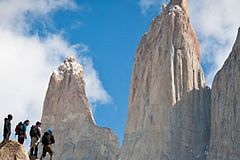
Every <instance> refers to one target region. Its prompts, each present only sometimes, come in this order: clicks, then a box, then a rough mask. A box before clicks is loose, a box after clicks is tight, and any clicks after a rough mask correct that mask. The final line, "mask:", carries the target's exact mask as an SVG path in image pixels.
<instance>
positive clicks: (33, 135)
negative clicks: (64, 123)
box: [30, 122, 41, 158]
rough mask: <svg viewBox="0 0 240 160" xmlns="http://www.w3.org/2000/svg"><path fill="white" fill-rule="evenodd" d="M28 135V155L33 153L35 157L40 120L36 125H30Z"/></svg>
mask: <svg viewBox="0 0 240 160" xmlns="http://www.w3.org/2000/svg"><path fill="white" fill-rule="evenodd" d="M30 137H31V149H30V155H31V156H33V155H34V156H35V157H36V158H37V155H38V144H39V142H40V138H41V122H36V125H32V127H31V129H30Z"/></svg>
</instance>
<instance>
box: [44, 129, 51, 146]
mask: <svg viewBox="0 0 240 160" xmlns="http://www.w3.org/2000/svg"><path fill="white" fill-rule="evenodd" d="M42 144H43V145H48V144H51V135H50V133H48V132H45V133H44V135H43V137H42Z"/></svg>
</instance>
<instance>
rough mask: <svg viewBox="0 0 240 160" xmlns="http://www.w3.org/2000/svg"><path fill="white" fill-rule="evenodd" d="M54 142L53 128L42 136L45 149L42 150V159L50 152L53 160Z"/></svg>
mask: <svg viewBox="0 0 240 160" xmlns="http://www.w3.org/2000/svg"><path fill="white" fill-rule="evenodd" d="M54 143H55V139H54V136H53V132H52V129H48V131H47V132H45V133H44V135H43V137H42V144H43V151H42V156H41V158H40V160H42V159H43V158H44V157H46V154H47V153H49V154H50V156H51V158H50V160H53V158H54V151H53V149H52V146H51V145H52V144H54Z"/></svg>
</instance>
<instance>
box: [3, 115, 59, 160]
mask: <svg viewBox="0 0 240 160" xmlns="http://www.w3.org/2000/svg"><path fill="white" fill-rule="evenodd" d="M12 119H13V116H12V115H11V114H9V115H8V116H7V117H6V118H5V119H4V129H3V142H6V141H9V139H10V135H11V121H12ZM29 124H30V121H29V120H25V121H24V122H23V123H22V122H19V123H18V124H17V126H16V127H15V135H17V136H18V142H19V143H20V144H22V145H23V144H24V140H25V139H27V133H26V131H27V127H28V126H29ZM30 137H31V146H30V147H31V148H30V156H35V157H36V158H37V156H38V144H39V143H40V142H42V144H43V151H42V155H41V158H40V160H42V159H43V158H44V157H46V154H47V153H49V154H50V156H51V160H52V159H53V156H54V152H53V149H52V146H51V145H52V144H54V143H55V139H54V136H53V131H52V129H50V128H49V129H48V131H46V132H44V134H43V136H41V122H36V124H35V125H32V127H31V129H30Z"/></svg>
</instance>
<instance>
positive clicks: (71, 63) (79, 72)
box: [53, 56, 83, 80]
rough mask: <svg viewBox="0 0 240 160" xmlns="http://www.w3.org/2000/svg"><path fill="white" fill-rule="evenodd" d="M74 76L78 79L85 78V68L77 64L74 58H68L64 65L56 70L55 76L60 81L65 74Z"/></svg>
mask: <svg viewBox="0 0 240 160" xmlns="http://www.w3.org/2000/svg"><path fill="white" fill-rule="evenodd" d="M66 73H68V74H72V75H74V76H75V77H77V78H83V67H82V65H81V64H79V63H77V61H76V58H75V57H73V56H68V57H66V58H65V59H64V61H63V63H62V64H61V65H60V66H59V67H58V70H55V71H54V73H53V76H55V77H56V78H57V79H58V80H62V79H63V76H64V74H66Z"/></svg>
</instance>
